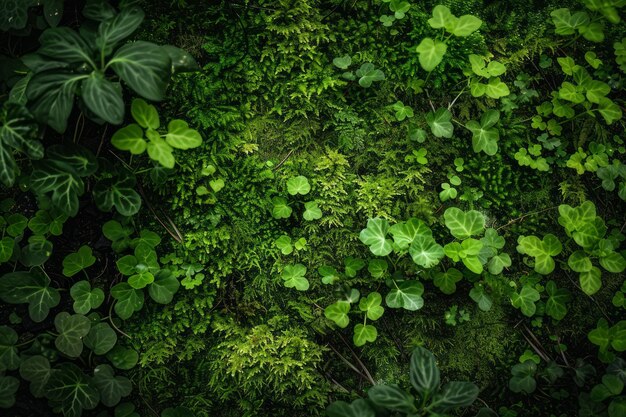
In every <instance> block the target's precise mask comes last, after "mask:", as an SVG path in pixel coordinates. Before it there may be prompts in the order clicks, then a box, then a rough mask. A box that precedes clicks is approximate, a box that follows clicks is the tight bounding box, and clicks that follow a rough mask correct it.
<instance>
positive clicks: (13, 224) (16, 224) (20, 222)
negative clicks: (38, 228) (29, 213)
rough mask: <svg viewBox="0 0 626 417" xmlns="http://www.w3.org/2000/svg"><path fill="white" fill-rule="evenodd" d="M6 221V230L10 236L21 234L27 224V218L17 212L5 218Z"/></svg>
mask: <svg viewBox="0 0 626 417" xmlns="http://www.w3.org/2000/svg"><path fill="white" fill-rule="evenodd" d="M6 221H7V223H8V224H7V227H6V232H7V234H8V235H9V236H12V237H18V236H21V235H22V234H23V233H24V230H25V229H26V226H27V225H28V219H27V218H26V217H25V216H23V215H21V214H19V213H14V214H11V215H10V216H8V217H7V218H6Z"/></svg>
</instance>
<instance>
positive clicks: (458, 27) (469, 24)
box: [452, 14, 483, 36]
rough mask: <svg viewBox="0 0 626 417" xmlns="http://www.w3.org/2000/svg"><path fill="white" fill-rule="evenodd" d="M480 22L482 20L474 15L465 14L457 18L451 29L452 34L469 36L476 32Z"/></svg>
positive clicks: (481, 22)
mask: <svg viewBox="0 0 626 417" xmlns="http://www.w3.org/2000/svg"><path fill="white" fill-rule="evenodd" d="M482 24H483V21H482V20H480V19H479V18H477V17H476V16H472V15H469V14H466V15H463V16H461V17H459V18H458V20H457V21H456V23H455V25H454V29H453V30H452V34H454V36H469V35H471V34H472V33H474V32H476V31H477V30H478V29H479V28H480V26H481V25H482Z"/></svg>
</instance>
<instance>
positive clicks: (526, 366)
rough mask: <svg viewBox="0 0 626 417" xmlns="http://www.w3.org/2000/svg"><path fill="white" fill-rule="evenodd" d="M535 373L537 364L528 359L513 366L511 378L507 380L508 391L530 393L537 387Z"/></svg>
mask: <svg viewBox="0 0 626 417" xmlns="http://www.w3.org/2000/svg"><path fill="white" fill-rule="evenodd" d="M536 372H537V364H536V363H535V362H533V361H532V360H530V359H528V360H526V361H525V362H524V363H518V364H517V365H515V366H513V368H512V369H511V374H512V375H513V377H512V378H511V379H510V380H509V389H510V390H511V391H513V392H518V393H519V392H523V393H525V394H530V393H532V392H533V391H535V388H536V387H537V382H536V381H535V378H534V377H535V373H536Z"/></svg>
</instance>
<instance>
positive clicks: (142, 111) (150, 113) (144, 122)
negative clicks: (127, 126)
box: [130, 98, 161, 133]
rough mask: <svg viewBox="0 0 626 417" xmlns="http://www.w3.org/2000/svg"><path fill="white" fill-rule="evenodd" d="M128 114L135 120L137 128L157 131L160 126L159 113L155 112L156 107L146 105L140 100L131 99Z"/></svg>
mask: <svg viewBox="0 0 626 417" xmlns="http://www.w3.org/2000/svg"><path fill="white" fill-rule="evenodd" d="M130 113H131V114H132V115H133V119H135V121H136V122H137V123H138V124H139V126H141V127H143V128H144V129H153V130H157V129H158V128H159V127H160V126H161V121H160V120H159V113H158V112H157V109H156V107H154V106H153V105H152V104H148V103H146V101H145V100H143V99H141V98H136V99H133V102H132V104H131V106H130ZM131 126H132V125H131ZM142 133H143V132H142Z"/></svg>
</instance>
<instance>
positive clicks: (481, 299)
mask: <svg viewBox="0 0 626 417" xmlns="http://www.w3.org/2000/svg"><path fill="white" fill-rule="evenodd" d="M469 296H470V298H471V299H472V300H474V301H475V302H476V304H478V308H480V309H481V310H482V311H489V310H491V306H492V305H493V301H492V299H491V297H490V296H489V295H488V294H487V292H486V291H485V288H484V287H483V286H481V285H475V286H474V288H472V289H471V290H470V293H469Z"/></svg>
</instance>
